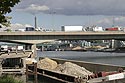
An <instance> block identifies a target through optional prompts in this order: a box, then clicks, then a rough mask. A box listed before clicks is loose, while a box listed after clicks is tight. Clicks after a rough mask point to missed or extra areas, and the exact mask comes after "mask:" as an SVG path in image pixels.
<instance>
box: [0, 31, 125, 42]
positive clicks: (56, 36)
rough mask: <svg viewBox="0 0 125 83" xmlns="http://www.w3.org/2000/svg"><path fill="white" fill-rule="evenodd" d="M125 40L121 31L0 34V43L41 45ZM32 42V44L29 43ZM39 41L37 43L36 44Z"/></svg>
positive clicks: (124, 33)
mask: <svg viewBox="0 0 125 83" xmlns="http://www.w3.org/2000/svg"><path fill="white" fill-rule="evenodd" d="M102 39H103V40H107V39H114V40H125V32H123V31H103V32H39V31H32V32H0V41H11V42H14V41H15V42H24V43H41V42H44V41H51V40H102ZM41 40H42V41H41ZM31 41H32V42H31ZM38 41H39V42H38Z"/></svg>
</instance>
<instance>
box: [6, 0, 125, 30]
mask: <svg viewBox="0 0 125 83" xmlns="http://www.w3.org/2000/svg"><path fill="white" fill-rule="evenodd" d="M124 4H125V0H21V1H20V2H19V3H18V4H17V5H15V6H14V7H13V8H12V12H11V13H9V14H7V15H6V16H11V17H12V19H11V23H12V24H11V28H25V27H26V26H34V17H35V16H36V17H37V25H38V27H41V28H43V29H54V30H61V26H67V25H72V26H91V25H97V26H102V27H103V28H105V27H111V26H112V25H115V26H123V27H124V26H125V5H124Z"/></svg>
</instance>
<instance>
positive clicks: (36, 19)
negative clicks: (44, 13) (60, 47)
mask: <svg viewBox="0 0 125 83" xmlns="http://www.w3.org/2000/svg"><path fill="white" fill-rule="evenodd" d="M34 19H35V29H37V18H36V16H35V18H34Z"/></svg>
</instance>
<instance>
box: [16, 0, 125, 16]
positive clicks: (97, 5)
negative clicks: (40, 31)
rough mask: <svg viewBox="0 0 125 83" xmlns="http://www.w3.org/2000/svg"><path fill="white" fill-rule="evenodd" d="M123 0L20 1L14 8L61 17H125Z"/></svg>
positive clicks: (124, 1)
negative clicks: (59, 15)
mask: <svg viewBox="0 0 125 83" xmlns="http://www.w3.org/2000/svg"><path fill="white" fill-rule="evenodd" d="M124 3H125V0H21V2H20V3H19V4H18V5H17V6H16V7H15V8H17V9H22V10H25V11H28V12H34V11H37V13H39V12H43V13H50V12H52V11H54V12H56V14H63V15H125V10H124V9H125V5H124Z"/></svg>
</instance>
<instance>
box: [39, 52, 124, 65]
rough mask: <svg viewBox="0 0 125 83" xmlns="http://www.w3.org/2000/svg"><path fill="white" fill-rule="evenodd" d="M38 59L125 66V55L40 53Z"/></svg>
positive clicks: (107, 53) (105, 53) (106, 53)
mask: <svg viewBox="0 0 125 83" xmlns="http://www.w3.org/2000/svg"><path fill="white" fill-rule="evenodd" d="M38 57H50V58H62V59H71V60H80V61H89V62H96V63H105V64H113V65H121V66H125V62H124V61H125V53H109V52H75V51H48V52H46V51H43V52H41V51H38Z"/></svg>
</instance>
